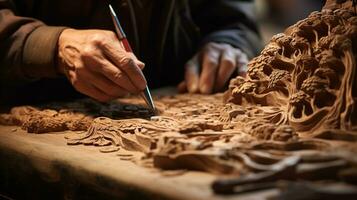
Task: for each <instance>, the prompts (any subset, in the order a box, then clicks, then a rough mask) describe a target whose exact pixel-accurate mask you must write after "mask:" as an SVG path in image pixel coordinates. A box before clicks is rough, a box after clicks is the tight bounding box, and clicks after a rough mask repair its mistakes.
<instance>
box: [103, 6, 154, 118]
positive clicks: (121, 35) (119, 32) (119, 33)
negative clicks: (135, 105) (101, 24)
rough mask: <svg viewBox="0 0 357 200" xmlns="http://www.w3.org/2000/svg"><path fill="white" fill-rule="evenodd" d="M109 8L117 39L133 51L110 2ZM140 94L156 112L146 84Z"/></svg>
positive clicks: (128, 50) (128, 49)
mask: <svg viewBox="0 0 357 200" xmlns="http://www.w3.org/2000/svg"><path fill="white" fill-rule="evenodd" d="M109 10H110V15H111V16H112V19H113V23H114V26H115V31H116V33H117V36H118V39H119V41H120V42H122V44H123V46H124V48H125V50H126V51H127V52H133V50H132V49H131V47H130V44H129V41H128V39H127V38H126V35H125V33H124V30H123V28H122V27H121V25H120V22H119V19H118V17H117V14H116V13H115V11H114V9H113V7H112V6H111V5H110V4H109ZM143 76H144V75H143ZM144 78H145V77H144ZM140 96H142V98H143V99H144V100H145V102H146V104H147V105H148V106H149V108H150V109H151V110H152V111H153V112H154V113H156V108H155V105H154V101H153V100H152V97H151V93H150V90H149V88H148V86H147V85H146V87H145V89H144V91H142V92H141V93H140Z"/></svg>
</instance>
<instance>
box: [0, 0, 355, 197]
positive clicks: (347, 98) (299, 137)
mask: <svg viewBox="0 0 357 200" xmlns="http://www.w3.org/2000/svg"><path fill="white" fill-rule="evenodd" d="M336 2H337V3H336ZM351 2H352V1H328V3H327V5H326V6H325V9H323V10H322V11H320V12H313V13H311V14H310V15H309V16H308V17H307V18H306V19H304V20H301V21H299V22H297V23H296V24H295V25H293V26H291V27H289V28H288V29H286V31H285V32H284V33H281V34H278V35H276V36H274V37H273V38H272V40H271V42H270V43H269V44H268V45H267V46H266V47H265V48H264V50H263V51H262V53H261V55H259V56H258V57H256V58H254V59H253V60H252V61H251V62H250V63H249V69H248V73H247V78H242V77H237V78H235V79H233V80H232V81H231V83H230V86H229V90H228V91H227V92H226V93H225V94H224V95H223V94H216V95H210V96H204V95H193V94H183V95H175V96H162V97H156V98H155V103H156V106H157V107H158V109H159V115H157V116H153V115H152V113H150V112H149V111H148V110H147V109H146V108H145V107H144V106H143V105H144V103H143V101H142V100H140V99H139V98H135V97H131V98H126V99H122V100H120V102H111V103H108V104H99V103H96V102H94V101H92V100H80V101H78V102H74V103H69V104H63V103H62V104H55V103H54V104H49V105H43V106H40V107H30V106H24V107H15V108H13V109H12V110H11V112H10V113H9V114H2V115H0V122H1V123H2V124H13V125H14V124H15V125H21V126H22V127H23V128H24V129H26V130H27V131H29V132H35V133H44V132H52V131H64V130H72V131H83V132H81V133H75V132H73V134H72V135H71V136H69V137H68V138H67V141H68V145H92V146H97V147H98V148H99V150H100V151H101V152H103V153H108V152H111V153H112V152H118V156H119V157H121V159H127V160H131V161H134V162H136V163H138V164H139V165H143V166H147V167H155V168H159V169H162V170H174V169H175V170H199V171H205V172H209V173H214V174H217V175H224V176H222V178H221V179H219V180H217V181H216V182H215V183H213V185H212V187H213V189H214V191H215V192H217V193H237V192H238V193H239V192H244V191H253V190H259V189H264V188H269V187H277V186H279V185H278V184H277V182H276V181H277V180H288V181H294V180H300V179H303V180H309V181H315V180H333V181H335V182H344V183H349V184H356V183H357V156H356V153H357V143H356V142H357V111H356V98H357V78H356V76H357V75H356V52H357V40H356V38H357V16H356V14H355V13H354V9H353V7H352V5H351V4H352V3H351ZM122 151H123V152H124V153H123V152H122ZM130 152H139V154H140V155H141V156H139V157H135V158H134V157H132V155H131V154H130ZM223 177H224V178H223ZM325 186H326V185H322V187H325ZM289 187H290V186H289ZM291 187H297V188H301V187H300V186H299V185H293V186H291ZM339 187H340V186H339ZM312 188H314V187H312ZM340 188H342V187H340ZM310 189H311V188H310ZM320 189H321V188H320ZM311 190H312V191H317V190H319V188H318V189H311ZM340 191H347V192H345V193H344V195H347V196H348V195H352V196H353V195H356V194H357V192H356V189H355V188H354V190H343V189H341V190H340ZM325 193H326V194H330V195H333V194H336V193H334V190H329V191H325Z"/></svg>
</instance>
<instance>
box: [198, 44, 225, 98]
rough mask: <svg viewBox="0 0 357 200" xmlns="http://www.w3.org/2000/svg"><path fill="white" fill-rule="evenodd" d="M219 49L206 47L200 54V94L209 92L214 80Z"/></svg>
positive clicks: (211, 89) (211, 90)
mask: <svg viewBox="0 0 357 200" xmlns="http://www.w3.org/2000/svg"><path fill="white" fill-rule="evenodd" d="M219 57H220V50H219V49H216V48H207V49H206V50H204V52H203V55H202V72H201V77H200V82H199V89H200V92H201V93H202V94H210V93H212V92H213V87H214V84H215V80H216V73H217V70H218V64H219V63H218V61H219Z"/></svg>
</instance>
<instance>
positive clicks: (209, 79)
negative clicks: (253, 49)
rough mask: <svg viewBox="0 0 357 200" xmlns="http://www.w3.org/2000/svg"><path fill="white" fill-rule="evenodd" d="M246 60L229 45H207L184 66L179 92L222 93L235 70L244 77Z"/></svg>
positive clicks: (242, 54)
mask: <svg viewBox="0 0 357 200" xmlns="http://www.w3.org/2000/svg"><path fill="white" fill-rule="evenodd" d="M247 63H248V58H247V55H246V54H245V53H243V52H242V51H241V50H240V49H237V48H234V47H232V46H231V45H229V44H223V43H213V42H211V43H208V44H207V45H205V46H204V47H203V48H202V50H201V51H200V52H199V53H197V54H196V55H195V56H194V57H193V58H192V59H191V60H189V61H188V62H187V63H186V65H185V80H184V81H183V82H181V83H180V84H179V86H178V90H179V91H180V92H185V91H188V92H189V93H203V94H210V93H213V92H219V91H222V90H223V89H224V88H225V86H226V84H227V82H228V81H229V79H230V78H231V76H232V75H233V73H234V72H235V70H238V74H239V75H243V76H245V72H246V70H247V69H246V66H247Z"/></svg>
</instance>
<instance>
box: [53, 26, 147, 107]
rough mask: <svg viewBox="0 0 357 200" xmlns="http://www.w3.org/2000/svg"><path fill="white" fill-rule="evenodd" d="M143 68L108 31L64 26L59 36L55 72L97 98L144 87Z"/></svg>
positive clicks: (100, 98) (107, 99)
mask: <svg viewBox="0 0 357 200" xmlns="http://www.w3.org/2000/svg"><path fill="white" fill-rule="evenodd" d="M143 68H144V63H142V62H140V61H139V60H138V59H137V58H136V57H135V55H134V54H133V53H129V52H126V51H125V49H124V47H123V46H122V44H121V43H120V42H119V40H118V38H117V37H116V35H115V34H114V33H113V32H112V31H104V30H74V29H66V30H64V31H63V32H62V34H61V35H60V37H59V41H58V70H59V72H61V73H63V74H65V75H66V76H67V78H68V79H69V81H70V82H71V83H72V85H73V87H74V88H75V89H76V90H78V91H79V92H81V93H83V94H85V95H88V96H90V97H92V98H94V99H96V100H98V101H102V102H106V101H109V100H112V99H116V98H118V97H121V96H125V95H127V94H128V93H138V92H140V91H142V90H144V89H145V87H146V80H145V77H144V76H143V74H142V71H141V70H142V69H143Z"/></svg>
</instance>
